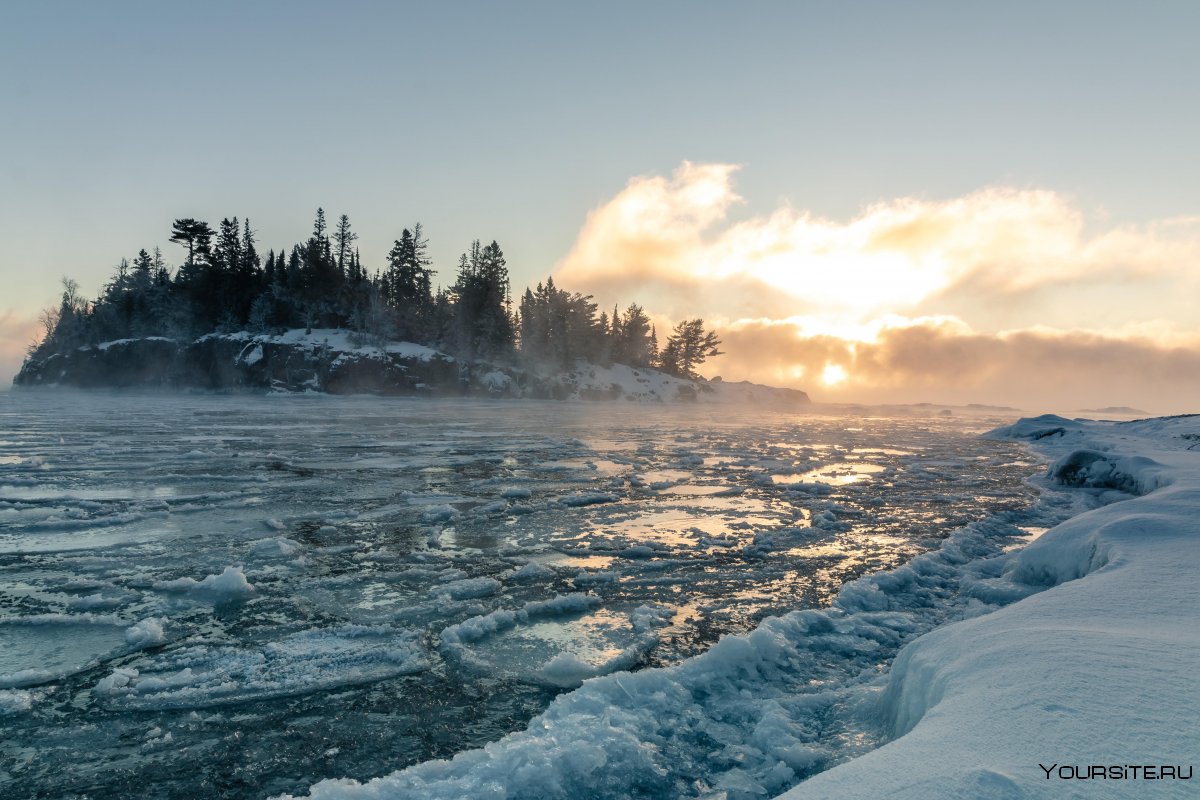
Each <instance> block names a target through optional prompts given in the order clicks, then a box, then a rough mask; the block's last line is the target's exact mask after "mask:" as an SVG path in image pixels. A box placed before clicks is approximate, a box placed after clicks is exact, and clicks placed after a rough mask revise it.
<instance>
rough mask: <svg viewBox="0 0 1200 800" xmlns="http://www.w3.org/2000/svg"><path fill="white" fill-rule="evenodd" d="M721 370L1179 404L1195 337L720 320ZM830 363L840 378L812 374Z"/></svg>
mask: <svg viewBox="0 0 1200 800" xmlns="http://www.w3.org/2000/svg"><path fill="white" fill-rule="evenodd" d="M722 337H723V340H724V343H725V344H724V349H725V352H726V355H725V356H723V357H722V358H721V359H719V360H718V361H717V362H714V365H713V368H714V369H715V370H721V371H723V372H724V373H725V375H726V376H727V377H752V378H754V379H757V380H762V381H766V382H772V383H785V384H790V385H800V386H804V387H806V388H808V389H809V390H810V391H811V392H812V394H813V395H814V396H815V397H816V398H817V399H823V400H834V401H837V400H847V401H880V400H887V401H891V402H919V401H927V400H935V401H940V402H964V403H965V402H992V403H1003V404H1007V405H1017V406H1023V407H1026V408H1031V407H1035V408H1046V409H1059V410H1072V409H1079V408H1082V407H1096V406H1107V405H1132V406H1138V407H1141V408H1145V409H1149V410H1153V411H1177V410H1183V409H1186V408H1188V407H1189V405H1190V404H1191V403H1192V402H1193V400H1194V398H1195V397H1197V396H1198V395H1200V341H1197V340H1195V339H1193V340H1191V341H1189V342H1187V343H1181V344H1168V345H1164V344H1162V343H1159V342H1156V341H1154V340H1151V339H1147V338H1142V337H1127V338H1122V337H1116V336H1112V335H1107V334H1104V333H1100V332H1096V331H1083V330H1075V331H1058V330H1037V329H1029V330H1020V331H1010V332H1003V333H998V334H990V333H979V332H976V331H973V330H971V329H970V328H968V327H967V326H966V325H964V324H963V323H962V322H961V321H958V320H950V319H930V320H916V321H912V322H909V323H906V324H902V325H895V326H889V327H884V328H883V329H881V330H880V331H879V332H878V335H877V337H876V338H875V339H873V340H872V341H854V340H849V339H843V338H839V337H837V336H822V335H817V336H809V335H805V334H804V333H803V332H802V331H800V330H799V329H798V328H797V327H796V326H795V325H793V324H791V323H788V322H786V321H784V322H780V321H770V320H750V321H742V322H739V323H735V324H732V325H730V326H728V327H726V328H723V329H722ZM830 365H834V366H836V367H839V368H840V369H841V370H844V374H845V376H846V377H845V379H844V380H843V381H840V382H838V383H836V384H834V385H826V384H825V383H824V382H823V381H822V375H823V374H824V372H825V370H826V369H827V368H828V367H829V366H830Z"/></svg>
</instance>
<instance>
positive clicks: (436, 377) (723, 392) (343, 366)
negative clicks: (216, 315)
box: [13, 330, 809, 406]
mask: <svg viewBox="0 0 1200 800" xmlns="http://www.w3.org/2000/svg"><path fill="white" fill-rule="evenodd" d="M13 383H14V384H16V385H17V386H74V387H83V388H99V387H110V388H127V387H162V388H176V389H203V390H211V391H233V390H266V391H280V392H304V391H313V392H327V393H330V394H364V393H367V394H388V395H430V396H451V395H455V396H457V395H479V396H490V397H512V398H519V397H529V398H541V399H555V400H620V399H625V400H634V401H650V402H724V403H754V404H761V403H770V404H779V405H788V406H795V405H806V404H808V402H809V399H808V395H806V394H805V393H804V392H801V391H797V390H795V389H777V388H773V387H769V386H759V385H756V384H750V383H732V382H722V381H721V380H720V379H716V380H713V381H705V380H702V379H701V380H687V379H683V378H678V377H674V376H671V375H667V374H665V373H662V372H659V371H657V370H653V369H646V368H642V369H637V368H633V367H628V366H625V365H622V364H612V365H609V366H601V365H597V364H589V363H587V362H582V361H581V362H577V363H576V365H575V367H574V369H570V370H565V371H560V370H549V369H541V370H539V369H525V368H521V367H517V366H513V365H509V364H493V363H470V364H468V363H465V362H462V361H459V360H457V359H455V358H454V357H453V356H450V355H447V354H445V353H441V352H439V351H437V350H434V349H432V348H429V347H425V346H423V345H417V344H412V343H410V342H389V343H385V344H382V345H381V346H375V345H368V344H364V343H362V342H360V341H357V340H356V339H355V338H354V336H353V335H352V334H350V333H348V332H346V331H340V330H313V331H307V332H306V331H303V330H294V331H288V332H287V333H284V334H279V335H267V334H259V335H255V334H249V333H244V332H242V333H228V334H216V333H214V334H208V335H207V336H202V337H200V338H199V339H196V340H194V341H191V342H178V341H175V340H173V339H165V338H161V337H149V338H143V339H121V340H118V341H113V342H104V343H103V344H99V345H89V346H86V347H80V348H78V349H77V350H74V351H71V352H68V353H56V354H54V355H51V356H49V357H46V358H40V359H39V358H30V359H28V360H27V361H26V362H25V363H24V365H22V367H21V371H20V372H19V373H18V374H17V377H16V378H15V379H14V381H13Z"/></svg>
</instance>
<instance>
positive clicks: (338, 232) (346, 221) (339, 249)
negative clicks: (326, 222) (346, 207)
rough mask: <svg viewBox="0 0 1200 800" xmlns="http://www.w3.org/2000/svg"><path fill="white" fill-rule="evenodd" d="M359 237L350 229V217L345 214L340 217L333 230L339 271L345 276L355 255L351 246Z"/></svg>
mask: <svg viewBox="0 0 1200 800" xmlns="http://www.w3.org/2000/svg"><path fill="white" fill-rule="evenodd" d="M357 238H358V234H357V233H355V232H354V231H352V230H350V217H348V216H346V215H345V214H342V215H341V216H340V217H338V222H337V228H335V229H334V231H333V241H334V252H335V254H336V258H337V268H338V272H340V273H341V274H342V275H343V276H345V275H346V267H347V266H348V265H349V264H350V258H351V257H352V255H353V253H351V251H350V248H351V247H352V246H353V245H354V240H355V239H357Z"/></svg>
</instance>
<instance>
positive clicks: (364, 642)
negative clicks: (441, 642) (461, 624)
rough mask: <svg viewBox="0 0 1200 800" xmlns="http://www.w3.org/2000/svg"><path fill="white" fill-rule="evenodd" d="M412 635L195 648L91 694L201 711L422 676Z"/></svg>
mask: <svg viewBox="0 0 1200 800" xmlns="http://www.w3.org/2000/svg"><path fill="white" fill-rule="evenodd" d="M428 666H429V663H428V661H427V660H426V658H425V655H424V649H423V648H422V647H421V634H420V633H419V632H418V631H414V630H407V629H400V628H393V627H390V626H362V625H342V626H339V627H335V628H316V629H311V630H305V631H299V632H297V633H293V634H291V635H288V636H285V637H283V638H281V639H278V640H275V641H273V642H270V643H267V644H265V645H262V646H261V647H258V648H245V647H237V646H212V645H196V646H193V647H185V648H182V649H179V650H175V651H171V652H164V653H161V654H159V655H158V656H156V657H155V658H154V659H153V660H151V661H149V662H148V663H145V664H140V665H139V667H138V668H132V667H121V668H118V669H115V670H113V671H112V673H110V674H109V675H108V676H106V677H104V678H102V679H101V680H100V681H99V682H97V684H96V686H95V688H94V690H93V691H94V692H95V694H96V695H97V696H100V697H102V698H103V699H104V701H105V702H106V703H107V704H108V705H110V706H113V707H121V708H137V709H155V708H202V707H206V706H216V705H222V704H227V703H238V702H244V701H248V700H259V699H263V698H268V697H282V696H289V695H301V694H308V693H310V692H315V691H322V690H328V689H333V688H336V687H339V686H350V685H355V684H361V683H370V682H374V681H377V680H383V679H385V678H391V677H395V676H398V675H407V674H411V673H414V672H420V671H422V670H424V669H427V668H428Z"/></svg>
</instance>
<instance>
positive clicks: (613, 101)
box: [0, 0, 1200, 412]
mask: <svg viewBox="0 0 1200 800" xmlns="http://www.w3.org/2000/svg"><path fill="white" fill-rule="evenodd" d="M1198 24H1200V5H1197V4H1196V3H1194V2H1148V3H1140V4H1131V3H1120V4H1117V3H1105V2H1057V3H1022V2H1014V3H1004V4H983V3H952V2H946V3H904V4H899V3H882V2H881V3H873V2H847V3H836V4H835V3H816V2H812V3H805V2H787V3H770V2H751V3H736V4H735V3H705V2H688V3H667V2H662V3H653V4H646V3H619V2H615V3H613V2H610V3H603V4H577V3H551V2H547V3H518V2H513V3H466V2H457V3H437V4H435V3H421V4H417V3H413V4H402V3H363V2H345V3H339V4H337V5H336V6H335V5H334V4H329V3H306V2H287V3H284V2H277V3H271V2H251V3H232V2H229V3H224V2H210V3H205V4H185V3H173V2H172V3H162V2H144V3H131V2H109V3H91V2H86V3H63V2H53V0H50V1H49V2H42V3H36V4H34V3H22V4H18V3H8V4H5V5H4V7H3V8H2V9H0V108H2V109H3V115H2V117H0V120H2V122H0V242H3V246H2V247H0V383H2V384H7V383H8V382H9V380H10V378H11V375H12V374H13V373H14V372H15V370H16V369H17V367H18V366H19V363H20V360H21V357H22V355H23V353H24V350H25V347H26V345H27V344H28V343H29V341H30V340H31V339H33V338H34V337H35V336H36V335H37V331H38V325H37V316H38V313H39V311H40V310H41V309H42V308H44V307H45V306H48V305H51V304H53V303H54V302H55V298H56V296H57V293H58V286H59V280H60V278H61V276H63V275H64V274H65V275H70V276H72V277H74V278H75V279H77V280H78V281H79V283H80V285H81V286H82V288H83V290H84V291H85V292H86V293H88V294H91V295H94V294H96V293H98V292H99V290H100V288H101V286H102V285H103V284H104V282H105V280H106V279H107V278H108V276H109V275H110V274H111V272H112V269H113V267H114V266H115V264H116V263H117V262H118V261H119V260H120V259H121V258H122V257H126V258H130V257H132V256H133V255H134V254H135V253H136V252H137V250H138V249H139V248H141V247H146V248H148V249H149V248H152V247H154V246H156V245H157V246H160V247H162V248H163V250H164V253H165V254H166V256H167V258H168V260H169V261H171V262H172V263H175V264H178V262H179V261H180V260H182V251H181V250H180V249H179V248H178V246H176V245H172V244H170V243H168V242H167V237H168V236H169V230H170V224H171V220H172V219H174V218H176V217H197V218H202V219H207V220H209V221H210V222H213V223H215V222H217V221H219V220H220V218H221V217H225V216H234V215H237V216H239V217H242V218H245V217H249V218H250V220H251V222H252V225H253V227H254V229H255V230H256V231H257V233H258V236H259V240H260V244H261V245H262V247H263V248H264V249H265V248H270V247H276V248H278V247H282V246H290V244H291V243H293V242H296V241H298V240H301V239H303V238H304V237H306V236H307V234H308V231H309V230H310V227H311V220H312V217H313V214H314V212H315V209H316V208H317V207H318V206H321V207H323V208H324V209H325V210H326V212H327V213H328V214H329V215H330V216H332V217H334V218H336V216H337V215H339V214H342V213H345V214H348V215H349V216H350V219H351V221H352V223H353V225H354V227H355V229H356V230H357V231H358V233H359V234H360V239H359V242H358V244H359V246H360V248H361V250H362V257H363V260H364V262H365V264H366V265H367V266H368V267H376V266H379V265H380V264H382V262H383V257H384V255H385V254H386V252H387V250H388V248H389V246H390V244H391V241H392V240H393V239H394V238H396V237H397V236H398V235H399V232H400V230H401V229H402V228H404V227H406V226H411V225H412V224H413V223H414V222H416V221H420V222H421V223H422V224H423V226H424V228H425V230H426V231H427V233H428V235H429V237H430V242H431V254H432V256H433V258H434V262H435V263H434V267H435V269H438V270H439V275H438V279H440V280H442V281H445V282H446V283H449V282H450V281H451V280H452V273H453V267H454V263H455V261H456V260H457V256H458V254H459V253H461V252H462V251H463V250H465V249H466V248H467V246H468V245H469V243H470V241H471V240H472V239H475V238H479V239H483V240H485V241H489V240H491V239H496V240H498V241H499V242H500V244H501V246H502V247H503V248H504V252H505V254H506V256H507V257H508V262H509V267H510V270H511V273H512V279H513V285H514V287H516V288H518V289H520V288H523V287H524V286H526V285H529V284H534V283H536V282H537V281H539V280H542V279H544V278H545V277H546V276H547V275H551V274H553V275H554V276H555V280H556V282H557V283H558V284H559V285H560V286H563V287H564V288H567V289H570V290H578V291H583V292H585V293H592V294H594V295H595V298H596V299H597V301H599V302H600V303H601V305H602V306H603V307H606V308H608V307H611V306H612V305H613V304H614V303H619V304H620V305H621V306H622V307H624V306H625V305H627V304H628V303H630V302H633V301H636V302H639V303H641V304H642V305H644V306H645V307H646V308H647V310H648V311H649V312H651V313H652V314H653V315H654V318H655V320H656V321H657V322H658V323H659V325H660V328H662V329H665V328H667V327H669V326H670V325H671V324H672V323H674V322H677V321H679V320H680V319H683V318H686V317H696V316H699V317H703V318H704V319H705V320H706V322H708V324H709V325H710V326H712V327H715V328H716V329H717V330H718V332H719V334H720V336H721V338H722V340H723V342H724V346H723V349H724V350H725V353H726V354H725V355H724V356H722V357H720V358H718V359H716V360H715V361H713V362H711V363H710V364H707V365H705V369H704V370H703V371H705V372H706V373H707V374H708V375H709V376H710V377H711V376H713V375H717V374H720V375H721V376H722V377H724V378H725V379H752V380H758V381H762V382H767V383H774V384H783V385H789V386H795V387H797V388H802V389H805V390H807V391H809V393H810V394H811V395H812V396H813V397H814V398H815V399H818V400H828V401H837V402H841V401H855V402H889V401H890V402H919V401H932V402H981V403H997V404H1005V405H1014V406H1018V407H1021V408H1026V409H1030V410H1041V409H1051V408H1052V409H1057V410H1072V409H1083V408H1093V407H1104V406H1110V405H1132V406H1137V407H1141V408H1145V409H1147V410H1150V411H1156V412H1175V411H1186V410H1197V409H1195V407H1194V402H1193V398H1194V397H1196V396H1197V390H1198V389H1200V369H1198V367H1200V327H1198V325H1197V320H1198V319H1200V314H1198V311H1200V309H1198V308H1197V302H1196V298H1197V290H1198V289H1200V286H1197V283H1198V282H1200V274H1198V273H1200V270H1198V269H1197V267H1198V266H1200V264H1198V262H1197V257H1198V256H1200V158H1197V143H1198V142H1200V102H1198V101H1200V97H1198V96H1197V95H1198V94H1200V89H1198V87H1200V80H1197V79H1198V78H1200V48H1196V47H1195V46H1194V31H1195V30H1197V25H1198ZM660 333H662V330H660Z"/></svg>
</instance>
